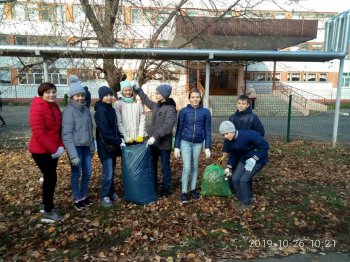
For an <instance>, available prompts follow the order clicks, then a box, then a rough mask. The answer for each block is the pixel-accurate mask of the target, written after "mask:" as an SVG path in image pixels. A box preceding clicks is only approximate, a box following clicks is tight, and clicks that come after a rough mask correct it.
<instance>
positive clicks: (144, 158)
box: [122, 143, 157, 205]
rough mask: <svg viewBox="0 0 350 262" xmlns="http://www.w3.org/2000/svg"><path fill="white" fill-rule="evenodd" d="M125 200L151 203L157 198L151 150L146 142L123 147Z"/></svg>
mask: <svg viewBox="0 0 350 262" xmlns="http://www.w3.org/2000/svg"><path fill="white" fill-rule="evenodd" d="M122 177H123V185H124V200H125V201H128V202H133V203H136V204H142V205H144V204H149V203H151V202H154V201H156V200H157V192H156V187H155V182H154V172H153V167H152V161H151V152H150V149H149V147H146V144H145V143H141V144H136V145H130V146H127V147H123V149H122Z"/></svg>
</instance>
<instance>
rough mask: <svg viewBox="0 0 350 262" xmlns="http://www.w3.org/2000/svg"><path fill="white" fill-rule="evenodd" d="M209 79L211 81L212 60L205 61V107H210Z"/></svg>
mask: <svg viewBox="0 0 350 262" xmlns="http://www.w3.org/2000/svg"><path fill="white" fill-rule="evenodd" d="M209 81H210V62H209V61H206V62H205V97H204V107H206V108H209Z"/></svg>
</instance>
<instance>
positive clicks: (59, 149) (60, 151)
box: [51, 146, 64, 159]
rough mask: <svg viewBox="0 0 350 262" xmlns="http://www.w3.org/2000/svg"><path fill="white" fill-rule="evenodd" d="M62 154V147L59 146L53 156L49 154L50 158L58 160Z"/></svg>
mask: <svg viewBox="0 0 350 262" xmlns="http://www.w3.org/2000/svg"><path fill="white" fill-rule="evenodd" d="M63 152H64V147H63V146H60V147H59V148H58V149H57V151H56V152H55V153H54V154H51V157H52V158H53V159H55V158H59V157H60V156H61V155H62V154H63Z"/></svg>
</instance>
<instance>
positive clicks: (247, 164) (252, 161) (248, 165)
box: [244, 157, 256, 172]
mask: <svg viewBox="0 0 350 262" xmlns="http://www.w3.org/2000/svg"><path fill="white" fill-rule="evenodd" d="M255 164H256V160H255V159H254V158H252V157H251V158H248V159H247V160H246V161H245V166H244V169H245V170H247V171H248V172H251V171H252V170H253V168H254V166H255Z"/></svg>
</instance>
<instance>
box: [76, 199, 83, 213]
mask: <svg viewBox="0 0 350 262" xmlns="http://www.w3.org/2000/svg"><path fill="white" fill-rule="evenodd" d="M74 207H75V209H76V210H77V211H80V210H83V209H84V207H85V204H84V200H80V201H78V202H74Z"/></svg>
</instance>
